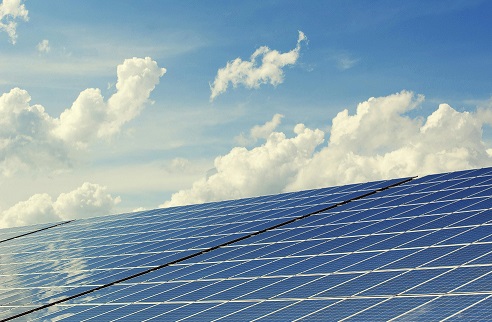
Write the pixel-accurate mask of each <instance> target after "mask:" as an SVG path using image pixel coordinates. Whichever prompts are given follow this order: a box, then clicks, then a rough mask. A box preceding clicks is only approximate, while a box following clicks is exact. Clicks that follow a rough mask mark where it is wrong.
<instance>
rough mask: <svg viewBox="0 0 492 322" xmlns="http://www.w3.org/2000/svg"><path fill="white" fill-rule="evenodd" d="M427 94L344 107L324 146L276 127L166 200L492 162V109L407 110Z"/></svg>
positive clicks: (298, 130)
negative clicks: (491, 137) (491, 131)
mask: <svg viewBox="0 0 492 322" xmlns="http://www.w3.org/2000/svg"><path fill="white" fill-rule="evenodd" d="M423 101H424V97H423V96H422V95H415V94H413V93H412V92H408V91H402V92H400V93H396V94H393V95H389V96H385V97H378V98H375V97H372V98H370V99H368V100H367V101H365V102H362V103H360V104H359V105H358V106H357V110H356V112H355V114H354V115H350V114H349V111H348V110H343V111H341V112H340V113H338V115H337V116H336V117H335V118H333V120H332V126H331V129H330V132H329V133H327V137H328V142H327V144H325V145H322V143H323V141H324V138H325V133H323V132H322V131H321V130H319V129H315V130H311V129H309V128H306V127H305V126H304V125H302V124H298V125H296V127H295V128H294V134H295V135H294V136H293V137H292V138H288V137H287V136H286V135H285V134H284V133H281V132H273V133H271V134H270V135H269V136H268V138H267V139H266V142H265V143H264V144H262V145H261V146H258V147H254V148H252V149H250V150H248V149H246V148H242V147H241V148H239V147H237V148H234V149H232V150H231V151H230V152H229V153H228V154H226V155H224V156H219V157H217V158H216V159H215V169H216V172H215V173H214V174H212V175H210V176H208V177H207V178H203V179H201V180H199V181H197V182H195V183H194V184H193V186H192V187H191V188H190V189H186V190H181V191H179V192H177V193H175V194H173V195H172V197H171V200H169V201H167V202H165V203H164V204H162V205H161V206H163V207H167V206H176V205H183V204H189V203H200V202H207V201H214V200H224V199H231V198H241V197H247V196H252V195H261V194H269V193H279V192H283V191H292V190H299V189H308V188H318V187H326V186H331V185H340V184H347V183H353V182H363V181H369V180H378V179H387V178H395V177H405V176H414V175H424V174H429V173H437V172H445V171H454V170H460V169H468V168H476V167H485V166H490V165H492V157H491V155H490V154H489V153H488V152H487V150H488V147H487V145H486V144H485V143H484V142H483V140H482V129H483V127H484V126H486V125H491V124H492V112H491V111H490V109H486V108H479V109H477V110H476V111H475V112H458V111H456V110H454V109H453V108H452V107H451V106H449V105H447V104H441V105H439V107H438V108H437V110H435V111H434V112H433V113H432V114H431V115H429V116H428V117H427V118H419V117H417V118H412V117H409V116H407V112H409V111H411V110H413V109H415V108H417V107H419V106H420V105H421V104H422V102H423ZM489 151H490V150H489Z"/></svg>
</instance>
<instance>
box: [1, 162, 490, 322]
mask: <svg viewBox="0 0 492 322" xmlns="http://www.w3.org/2000/svg"><path fill="white" fill-rule="evenodd" d="M491 197H492V168H487V169H479V170H469V171H461V172H453V173H447V174H439V175H430V176H426V177H422V178H403V179H396V180H385V181H378V182H371V183H363V184H355V185H347V186H339V187H331V188H324V189H316V190H308V191H300V192H293V193H285V194H279V195H270V196H262V197H255V198H247V199H239V200H230V201H224V202H214V203H207V204H200V205H190V206H184V207H175V208H166V209H156V210H152V211H145V212H140V213H133V214H124V215H118V216H106V217H98V218H91V219H85V220H76V221H72V222H66V223H60V224H58V225H55V226H53V225H45V226H38V227H24V228H16V229H12V230H1V231H0V278H1V281H2V283H1V285H0V318H1V319H6V320H9V319H14V318H18V319H19V320H31V321H45V320H48V321H58V320H62V321H63V320H65V321H86V320H90V321H109V320H117V321H137V320H138V321H163V320H166V321H167V320H169V321H178V320H186V321H193V320H195V321H209V320H210V321H211V320H234V321H256V320H264V321H293V320H323V321H328V320H351V321H352V320H353V321H356V320H360V321H375V320H430V321H434V320H474V319H475V320H490V319H491V317H492V274H491V273H492V216H491V214H492V212H491V208H492V207H491V206H492V199H491ZM17 233H18V234H19V235H18V236H19V237H16V236H17V235H15V234H17ZM4 236H5V237H4Z"/></svg>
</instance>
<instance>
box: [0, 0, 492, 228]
mask: <svg viewBox="0 0 492 322" xmlns="http://www.w3.org/2000/svg"><path fill="white" fill-rule="evenodd" d="M491 14H492V2H490V1H479V0H476V1H475V0H466V1H461V0H450V1H445V2H444V1H432V0H431V1H425V2H422V1H388V0H384V1H383V0H375V1H350V0H349V1H335V0H333V1H314V0H313V1H268V0H266V1H248V2H241V1H191V0H190V1H156V0H140V1H129V0H119V1H95V0H84V1H78V0H76V1H61V0H45V1H33V0H31V1H28V0H2V2H1V4H0V196H1V197H0V228H1V227H13V226H20V225H29V224H36V223H45V222H56V221H60V220H68V219H74V218H85V217H93V216H98V215H107V214H117V213H123V212H132V211H139V210H145V209H154V208H157V207H169V206H177V205H183V204H190V203H201V202H208V201H216V200H225V199H235V198H242V197H248V196H255V195H263V194H275V193H280V192H285V191H293V190H301V189H311V188H319V187H326V186H332V185H341V184H347V183H354V182H363V181H370V180H379V179H386V178H395V177H406V176H415V175H424V174H429V173H438V172H445V171H454V170H461V169H470V168H479V167H486V166H492V128H491V125H492V80H491V78H490V75H491V71H492V42H491V41H490V40H491V39H490V30H491V28H492V20H491V19H490V16H491Z"/></svg>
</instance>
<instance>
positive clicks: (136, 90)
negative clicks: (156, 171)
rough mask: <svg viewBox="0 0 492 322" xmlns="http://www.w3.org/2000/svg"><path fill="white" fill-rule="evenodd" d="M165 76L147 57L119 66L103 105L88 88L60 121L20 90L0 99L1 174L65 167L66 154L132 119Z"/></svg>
mask: <svg viewBox="0 0 492 322" xmlns="http://www.w3.org/2000/svg"><path fill="white" fill-rule="evenodd" d="M165 72H166V70H165V69H164V68H159V67H158V66H157V63H156V62H155V61H153V60H152V59H151V58H150V57H146V58H131V59H126V60H125V61H124V62H123V63H122V64H121V65H119V66H118V67H117V76H118V80H117V83H116V92H115V93H114V94H113V95H112V96H111V97H110V98H109V99H108V100H107V101H105V100H104V97H103V96H102V95H101V90H100V89H96V88H89V89H86V90H84V91H83V92H81V93H80V94H79V96H78V97H77V99H76V100H75V102H74V103H73V104H72V106H71V107H70V108H68V109H66V110H65V111H64V112H63V113H61V115H60V117H59V118H53V117H51V116H50V115H48V114H47V113H46V111H45V109H44V107H43V106H41V105H38V104H35V105H31V104H30V101H31V97H30V95H29V93H28V92H27V91H25V90H22V89H20V88H14V89H12V90H11V91H10V92H8V93H5V94H3V95H1V96H0V160H1V161H0V173H1V174H2V175H4V176H10V175H12V174H14V173H15V172H17V171H20V170H29V169H34V170H49V169H57V168H59V167H62V166H67V165H69V164H70V162H71V160H70V157H69V155H70V151H72V150H73V149H83V148H86V147H87V146H88V145H89V144H90V143H91V142H93V141H94V140H95V139H108V138H110V137H111V136H113V135H114V134H116V133H118V132H119V131H120V129H121V127H122V126H123V125H124V124H125V123H127V122H129V121H130V120H132V119H134V118H135V117H136V116H137V115H138V114H139V113H140V112H141V111H142V109H143V108H144V107H145V103H146V102H147V101H148V98H149V96H150V93H151V92H152V90H153V89H154V88H155V86H156V85H157V84H158V83H159V79H160V77H161V76H163V75H164V73H165Z"/></svg>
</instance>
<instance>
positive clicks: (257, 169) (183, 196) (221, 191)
mask: <svg viewBox="0 0 492 322" xmlns="http://www.w3.org/2000/svg"><path fill="white" fill-rule="evenodd" d="M294 133H295V137H293V138H287V137H286V135H285V134H284V133H279V132H273V133H271V134H270V136H269V137H268V139H267V140H266V142H265V144H263V145H261V146H259V147H255V148H253V149H251V150H248V149H246V148H243V147H236V148H234V149H232V150H231V151H230V152H229V153H228V154H227V155H225V156H219V157H217V158H216V159H215V161H214V166H215V169H216V172H215V173H213V174H211V175H209V176H208V177H207V178H204V179H201V180H199V181H197V182H195V183H194V184H193V187H192V188H191V189H188V190H182V191H179V192H177V193H175V194H173V196H172V199H171V200H170V201H168V202H166V203H164V204H163V205H162V206H164V207H165V206H174V205H181V204H187V203H190V202H195V203H196V202H206V201H210V200H221V199H228V198H240V197H244V196H250V195H257V194H266V193H270V192H272V191H281V190H282V189H283V188H284V187H285V186H286V185H287V184H288V183H289V181H290V180H291V178H292V177H294V176H295V175H296V174H297V172H298V171H299V169H300V168H302V167H304V166H306V164H307V163H308V162H309V159H310V158H311V156H312V154H313V152H314V149H315V148H316V147H317V146H318V145H319V144H321V143H322V142H323V137H324V133H323V132H322V131H321V130H318V129H316V130H311V129H308V128H306V127H305V126H304V125H302V124H298V125H296V127H295V128H294Z"/></svg>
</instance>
